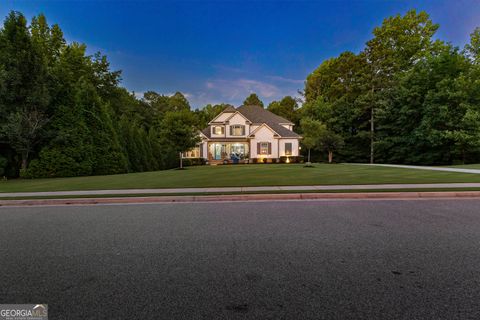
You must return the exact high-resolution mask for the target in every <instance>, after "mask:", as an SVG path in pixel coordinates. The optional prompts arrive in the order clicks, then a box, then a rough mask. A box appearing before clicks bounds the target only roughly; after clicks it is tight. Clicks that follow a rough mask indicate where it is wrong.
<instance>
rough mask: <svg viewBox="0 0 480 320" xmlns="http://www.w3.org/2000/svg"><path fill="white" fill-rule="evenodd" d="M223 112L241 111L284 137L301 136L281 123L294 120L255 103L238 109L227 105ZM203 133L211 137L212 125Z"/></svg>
mask: <svg viewBox="0 0 480 320" xmlns="http://www.w3.org/2000/svg"><path fill="white" fill-rule="evenodd" d="M223 112H227V113H231V112H232V113H234V112H239V113H240V114H241V115H243V116H244V117H245V118H247V119H248V120H250V121H251V122H252V123H254V124H259V125H261V124H266V125H267V126H268V127H270V128H271V129H272V130H273V131H275V132H276V133H277V134H278V135H279V136H280V137H282V138H300V135H298V134H297V133H295V132H293V131H291V130H288V129H287V128H285V127H284V126H282V125H281V124H290V125H293V122H291V121H289V120H287V119H285V118H283V117H280V116H278V115H276V114H274V113H272V112H270V111H268V110H266V109H264V108H262V107H260V106H255V105H244V106H240V107H238V108H237V109H235V108H233V107H232V106H227V107H226V108H225V109H224V110H223ZM202 133H203V134H204V135H205V136H206V137H207V138H209V139H210V138H211V132H210V127H207V128H205V129H203V130H202Z"/></svg>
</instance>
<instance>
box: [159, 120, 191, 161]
mask: <svg viewBox="0 0 480 320" xmlns="http://www.w3.org/2000/svg"><path fill="white" fill-rule="evenodd" d="M159 134H160V136H159V139H160V141H161V144H162V145H163V146H166V147H167V148H168V149H171V150H173V151H175V152H176V153H177V154H178V156H179V160H180V168H181V169H182V168H183V161H182V153H183V152H186V151H188V150H190V149H192V148H193V147H195V146H196V144H197V143H198V142H199V141H200V138H199V136H198V131H197V129H196V128H195V118H194V117H193V114H192V113H191V112H190V111H187V110H182V111H178V112H167V113H166V114H165V117H164V118H163V119H162V121H161V122H160V128H159Z"/></svg>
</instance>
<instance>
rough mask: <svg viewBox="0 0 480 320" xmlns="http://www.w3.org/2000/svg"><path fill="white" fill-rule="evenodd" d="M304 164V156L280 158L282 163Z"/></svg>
mask: <svg viewBox="0 0 480 320" xmlns="http://www.w3.org/2000/svg"><path fill="white" fill-rule="evenodd" d="M287 159H288V163H303V161H304V157H303V156H288V157H287V156H282V157H280V163H287Z"/></svg>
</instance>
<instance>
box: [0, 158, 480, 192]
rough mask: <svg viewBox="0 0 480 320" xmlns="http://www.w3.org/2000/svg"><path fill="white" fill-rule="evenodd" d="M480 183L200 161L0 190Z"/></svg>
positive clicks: (471, 177)
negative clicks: (177, 167)
mask: <svg viewBox="0 0 480 320" xmlns="http://www.w3.org/2000/svg"><path fill="white" fill-rule="evenodd" d="M448 182H480V175H477V174H468V173H454V172H438V171H427V170H413V169H403V168H389V167H370V166H357V165H346V164H336V165H328V164H316V165H315V167H313V168H305V167H303V165H296V164H289V165H286V164H268V165H262V164H259V165H237V166H200V167H190V168H188V169H187V170H165V171H155V172H142V173H129V174H119V175H110V176H93V177H75V178H56V179H37V180H22V179H17V180H9V181H6V182H5V181H2V182H0V192H29V191H66V190H99V189H145V188H181V187H226V186H229V187H230V186H231V187H235V186H275V185H277V186H279V185H332V184H345V185H351V184H381V183H448Z"/></svg>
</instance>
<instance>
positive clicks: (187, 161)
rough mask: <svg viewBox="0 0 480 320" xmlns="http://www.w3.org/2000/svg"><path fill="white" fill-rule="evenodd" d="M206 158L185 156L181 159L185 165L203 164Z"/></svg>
mask: <svg viewBox="0 0 480 320" xmlns="http://www.w3.org/2000/svg"><path fill="white" fill-rule="evenodd" d="M206 162H207V161H206V160H205V159H204V158H185V159H183V165H184V166H185V167H189V166H203V165H205V164H206Z"/></svg>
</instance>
